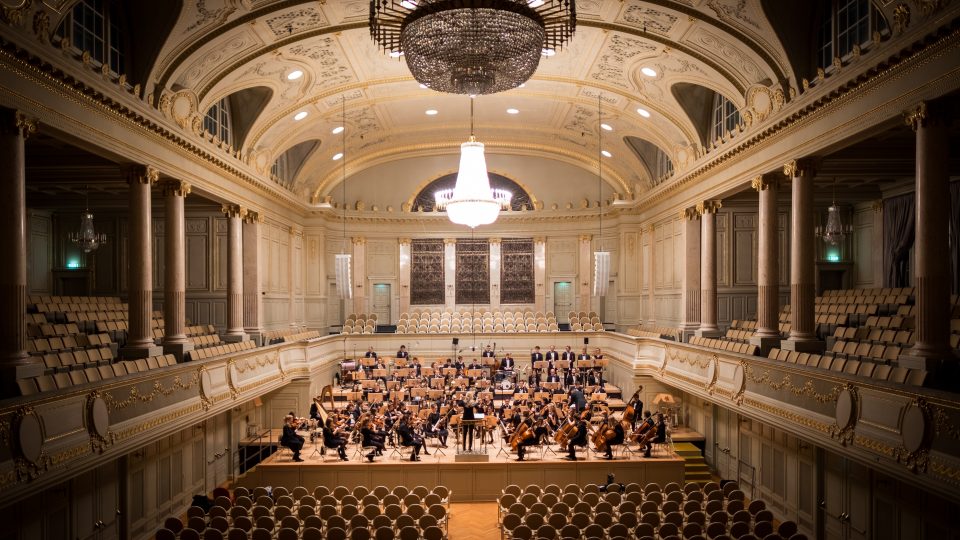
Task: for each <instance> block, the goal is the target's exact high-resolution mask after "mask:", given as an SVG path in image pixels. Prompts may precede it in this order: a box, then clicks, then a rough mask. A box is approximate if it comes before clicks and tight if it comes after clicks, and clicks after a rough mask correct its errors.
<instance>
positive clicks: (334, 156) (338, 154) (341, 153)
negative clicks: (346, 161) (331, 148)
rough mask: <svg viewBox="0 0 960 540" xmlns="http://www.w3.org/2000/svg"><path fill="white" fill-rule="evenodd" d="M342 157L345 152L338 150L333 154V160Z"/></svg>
mask: <svg viewBox="0 0 960 540" xmlns="http://www.w3.org/2000/svg"><path fill="white" fill-rule="evenodd" d="M342 157H343V152H337V153H336V154H334V155H333V160H334V161H338V160H340V159H341V158H342Z"/></svg>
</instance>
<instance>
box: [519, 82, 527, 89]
mask: <svg viewBox="0 0 960 540" xmlns="http://www.w3.org/2000/svg"><path fill="white" fill-rule="evenodd" d="M526 86H527V83H521V84H520V86H518V87H517V88H526Z"/></svg>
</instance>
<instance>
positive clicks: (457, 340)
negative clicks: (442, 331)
mask: <svg viewBox="0 0 960 540" xmlns="http://www.w3.org/2000/svg"><path fill="white" fill-rule="evenodd" d="M453 344H454V345H459V344H460V338H458V337H455V338H453Z"/></svg>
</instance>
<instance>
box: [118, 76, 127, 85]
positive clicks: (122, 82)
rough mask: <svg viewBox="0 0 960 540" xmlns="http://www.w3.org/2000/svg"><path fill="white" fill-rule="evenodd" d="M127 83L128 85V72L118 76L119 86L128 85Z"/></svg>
mask: <svg viewBox="0 0 960 540" xmlns="http://www.w3.org/2000/svg"><path fill="white" fill-rule="evenodd" d="M126 85H127V74H126V73H121V74H120V76H119V77H117V86H126Z"/></svg>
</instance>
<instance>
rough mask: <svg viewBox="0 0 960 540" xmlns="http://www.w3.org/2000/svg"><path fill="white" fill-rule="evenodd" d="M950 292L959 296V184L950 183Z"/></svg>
mask: <svg viewBox="0 0 960 540" xmlns="http://www.w3.org/2000/svg"><path fill="white" fill-rule="evenodd" d="M950 292H951V293H953V294H960V182H951V183H950Z"/></svg>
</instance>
